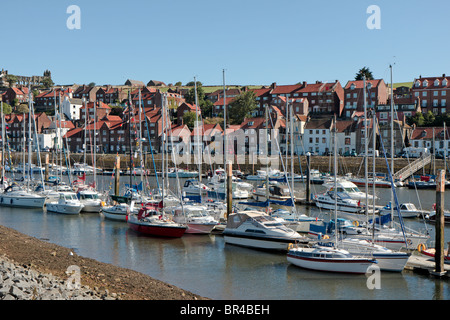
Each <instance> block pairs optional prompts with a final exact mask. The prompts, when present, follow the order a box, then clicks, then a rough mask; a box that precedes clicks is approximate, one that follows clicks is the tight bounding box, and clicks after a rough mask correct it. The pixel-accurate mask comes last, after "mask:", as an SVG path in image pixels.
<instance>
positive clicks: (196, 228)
mask: <svg viewBox="0 0 450 320" xmlns="http://www.w3.org/2000/svg"><path fill="white" fill-rule="evenodd" d="M216 224H217V223H188V225H187V226H188V227H187V229H186V233H190V234H209V233H211V231H212V230H213V229H214V227H215V226H216Z"/></svg>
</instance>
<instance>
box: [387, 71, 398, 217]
mask: <svg viewBox="0 0 450 320" xmlns="http://www.w3.org/2000/svg"><path fill="white" fill-rule="evenodd" d="M389 68H390V69H391V175H392V177H393V176H394V172H395V171H394V85H393V82H392V65H389ZM399 209H400V208H399ZM392 221H394V190H393V189H392V190H391V224H392Z"/></svg>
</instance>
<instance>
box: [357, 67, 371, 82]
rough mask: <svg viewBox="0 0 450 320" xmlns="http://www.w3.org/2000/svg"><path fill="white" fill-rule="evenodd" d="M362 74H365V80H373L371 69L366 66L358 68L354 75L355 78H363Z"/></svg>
mask: <svg viewBox="0 0 450 320" xmlns="http://www.w3.org/2000/svg"><path fill="white" fill-rule="evenodd" d="M364 76H366V80H373V75H372V71H370V70H369V68H367V67H363V68H361V69H359V71H358V73H357V74H356V75H355V80H363V79H364Z"/></svg>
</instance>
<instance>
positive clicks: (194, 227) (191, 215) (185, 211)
mask: <svg viewBox="0 0 450 320" xmlns="http://www.w3.org/2000/svg"><path fill="white" fill-rule="evenodd" d="M172 219H173V221H174V222H177V223H180V224H185V225H187V230H186V233H193V234H209V233H211V231H212V230H213V228H214V227H215V226H216V225H217V224H218V223H219V221H217V220H216V219H214V217H213V216H212V215H210V214H209V213H208V211H207V208H206V207H205V206H201V205H191V204H189V205H181V206H178V207H176V208H174V209H173V210H172Z"/></svg>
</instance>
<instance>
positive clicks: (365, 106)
mask: <svg viewBox="0 0 450 320" xmlns="http://www.w3.org/2000/svg"><path fill="white" fill-rule="evenodd" d="M363 84H364V85H363V88H364V89H363V90H364V91H363V93H364V174H365V176H366V182H365V183H366V190H365V191H366V205H365V207H364V212H365V214H366V220H367V223H366V225H368V224H369V223H368V222H369V216H368V205H369V195H368V192H369V170H368V153H369V152H368V147H369V139H368V136H367V132H368V130H367V95H366V76H364V78H363ZM372 131H373V129H372ZM373 148H374V146H372V149H373ZM373 153H375V152H373ZM372 183H374V184H375V177H372Z"/></svg>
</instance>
